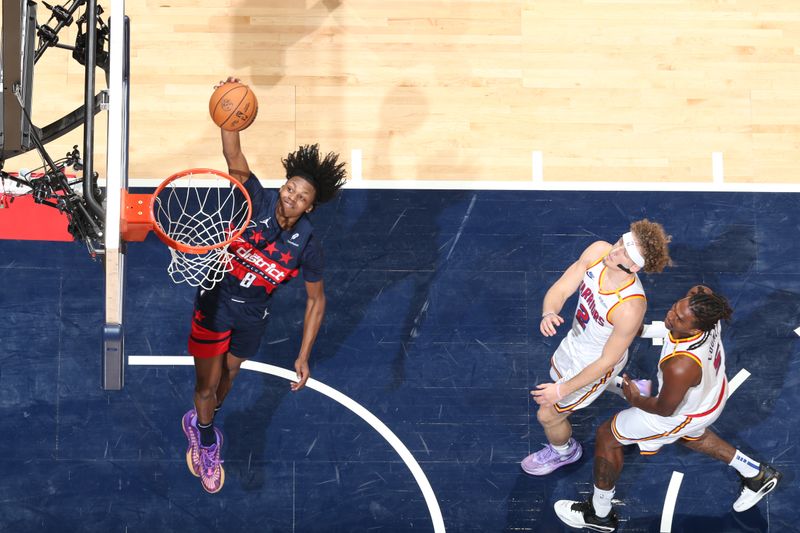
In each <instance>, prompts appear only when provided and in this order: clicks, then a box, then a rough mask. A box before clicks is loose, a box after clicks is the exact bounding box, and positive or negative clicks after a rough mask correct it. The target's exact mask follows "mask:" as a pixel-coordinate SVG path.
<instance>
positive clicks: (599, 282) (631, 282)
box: [597, 266, 636, 299]
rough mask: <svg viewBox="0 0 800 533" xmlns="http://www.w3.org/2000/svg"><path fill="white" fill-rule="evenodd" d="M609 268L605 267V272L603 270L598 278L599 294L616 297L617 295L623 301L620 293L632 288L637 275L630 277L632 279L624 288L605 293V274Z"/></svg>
mask: <svg viewBox="0 0 800 533" xmlns="http://www.w3.org/2000/svg"><path fill="white" fill-rule="evenodd" d="M607 268H608V267H606V266H604V267H603V270H601V271H600V276H599V277H598V278H597V292H599V293H600V294H602V295H603V296H608V295H610V294H616V295H617V298H620V299H621V298H622V297H621V296H620V295H619V293H620V292H622V291H624V290H625V289H627V288H628V287H630V286H631V285H633V284H634V283H636V275H632V276H631V277H630V279H629V281H628V283H627V284H625V285H623V286H622V287H617V288H616V289H614V290H613V291H609V292H604V291H603V274H605V273H606V269H607Z"/></svg>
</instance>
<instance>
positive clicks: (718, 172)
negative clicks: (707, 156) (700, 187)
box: [711, 152, 725, 185]
mask: <svg viewBox="0 0 800 533" xmlns="http://www.w3.org/2000/svg"><path fill="white" fill-rule="evenodd" d="M711 176H712V177H713V178H714V183H716V184H720V185H721V184H722V183H723V182H724V181H725V166H724V165H723V162H722V152H711Z"/></svg>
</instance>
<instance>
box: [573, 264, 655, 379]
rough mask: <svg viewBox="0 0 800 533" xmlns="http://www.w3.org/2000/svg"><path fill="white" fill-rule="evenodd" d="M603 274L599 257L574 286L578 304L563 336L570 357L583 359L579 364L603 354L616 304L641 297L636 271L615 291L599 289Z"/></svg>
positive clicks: (602, 266) (593, 359)
mask: <svg viewBox="0 0 800 533" xmlns="http://www.w3.org/2000/svg"><path fill="white" fill-rule="evenodd" d="M606 275H607V268H606V266H605V265H604V264H603V258H600V259H598V260H597V261H595V262H594V263H593V264H592V265H591V266H590V267H589V268H588V269H587V270H586V273H585V274H584V275H583V281H581V284H580V287H578V304H577V306H576V309H575V318H574V319H573V320H572V328H571V329H570V331H569V333H568V334H567V336H566V338H565V339H564V343H565V344H566V346H565V348H566V349H567V351H568V352H569V353H570V355H571V356H572V357H575V358H577V359H579V360H581V361H582V362H583V365H582V366H586V365H588V364H590V363H592V362H593V361H595V360H596V359H597V358H598V357H600V355H601V354H602V353H603V347H604V346H605V345H606V342H607V341H608V338H609V337H610V336H611V332H612V331H613V329H614V311H615V310H616V309H617V308H618V307H619V305H620V304H622V303H623V302H626V301H628V300H634V299H636V298H642V299H645V295H644V287H642V282H641V281H640V280H639V276H637V275H636V274H633V275H632V276H631V278H630V280H629V281H628V282H627V283H625V284H624V285H623V286H622V287H620V288H618V289H617V290H614V291H603V290H601V288H600V287H602V286H603V281H604V279H605V276H606Z"/></svg>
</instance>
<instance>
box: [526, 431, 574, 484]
mask: <svg viewBox="0 0 800 533" xmlns="http://www.w3.org/2000/svg"><path fill="white" fill-rule="evenodd" d="M581 455H583V448H581V445H580V443H579V442H578V441H576V440H575V439H572V438H570V439H569V453H568V454H567V455H564V456H561V455H560V454H559V453H558V452H557V451H555V449H553V447H552V446H551V445H550V444H548V445H547V446H545V447H544V448H542V449H541V450H539V451H538V452H536V453H533V454H531V455H529V456H528V457H526V458H525V459H523V460H522V463H521V466H522V470H524V471H525V473H526V474H530V475H532V476H546V475H547V474H549V473H550V472H552V471H553V470H556V469H557V468H561V467H562V466H564V465H568V464H571V463H574V462H575V461H577V460H578V459H580V458H581Z"/></svg>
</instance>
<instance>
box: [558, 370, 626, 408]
mask: <svg viewBox="0 0 800 533" xmlns="http://www.w3.org/2000/svg"><path fill="white" fill-rule="evenodd" d="M553 368H554V369H555V366H553ZM556 373H557V374H558V370H556ZM613 373H614V369H613V368H612V369H611V370H609V371H608V372H607V373H606V375H605V376H603V377H602V378H600V381H598V382H597V383H595V384H594V386H593V387H592V388H591V389H589V392H587V393H586V394H584V395H583V396H581V397H580V398H578V399H577V400H575V401H574V402H572V403H571V404H569V405H565V406H563V407H562V406H561V405H559V404H558V403H554V404H553V407H555V409H556V411H558V412H559V413H565V412H567V411H572V410H573V409H575V408H576V407H577V406H579V405H580V404H582V403H583V402H584V401H586V398H588V397H589V396H591V395H592V394H594V393H595V392H597V389H598V387H600V385H603V384H605V382H606V381H608V378H610V377H611V375H612V374H613ZM559 377H561V374H559Z"/></svg>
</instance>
